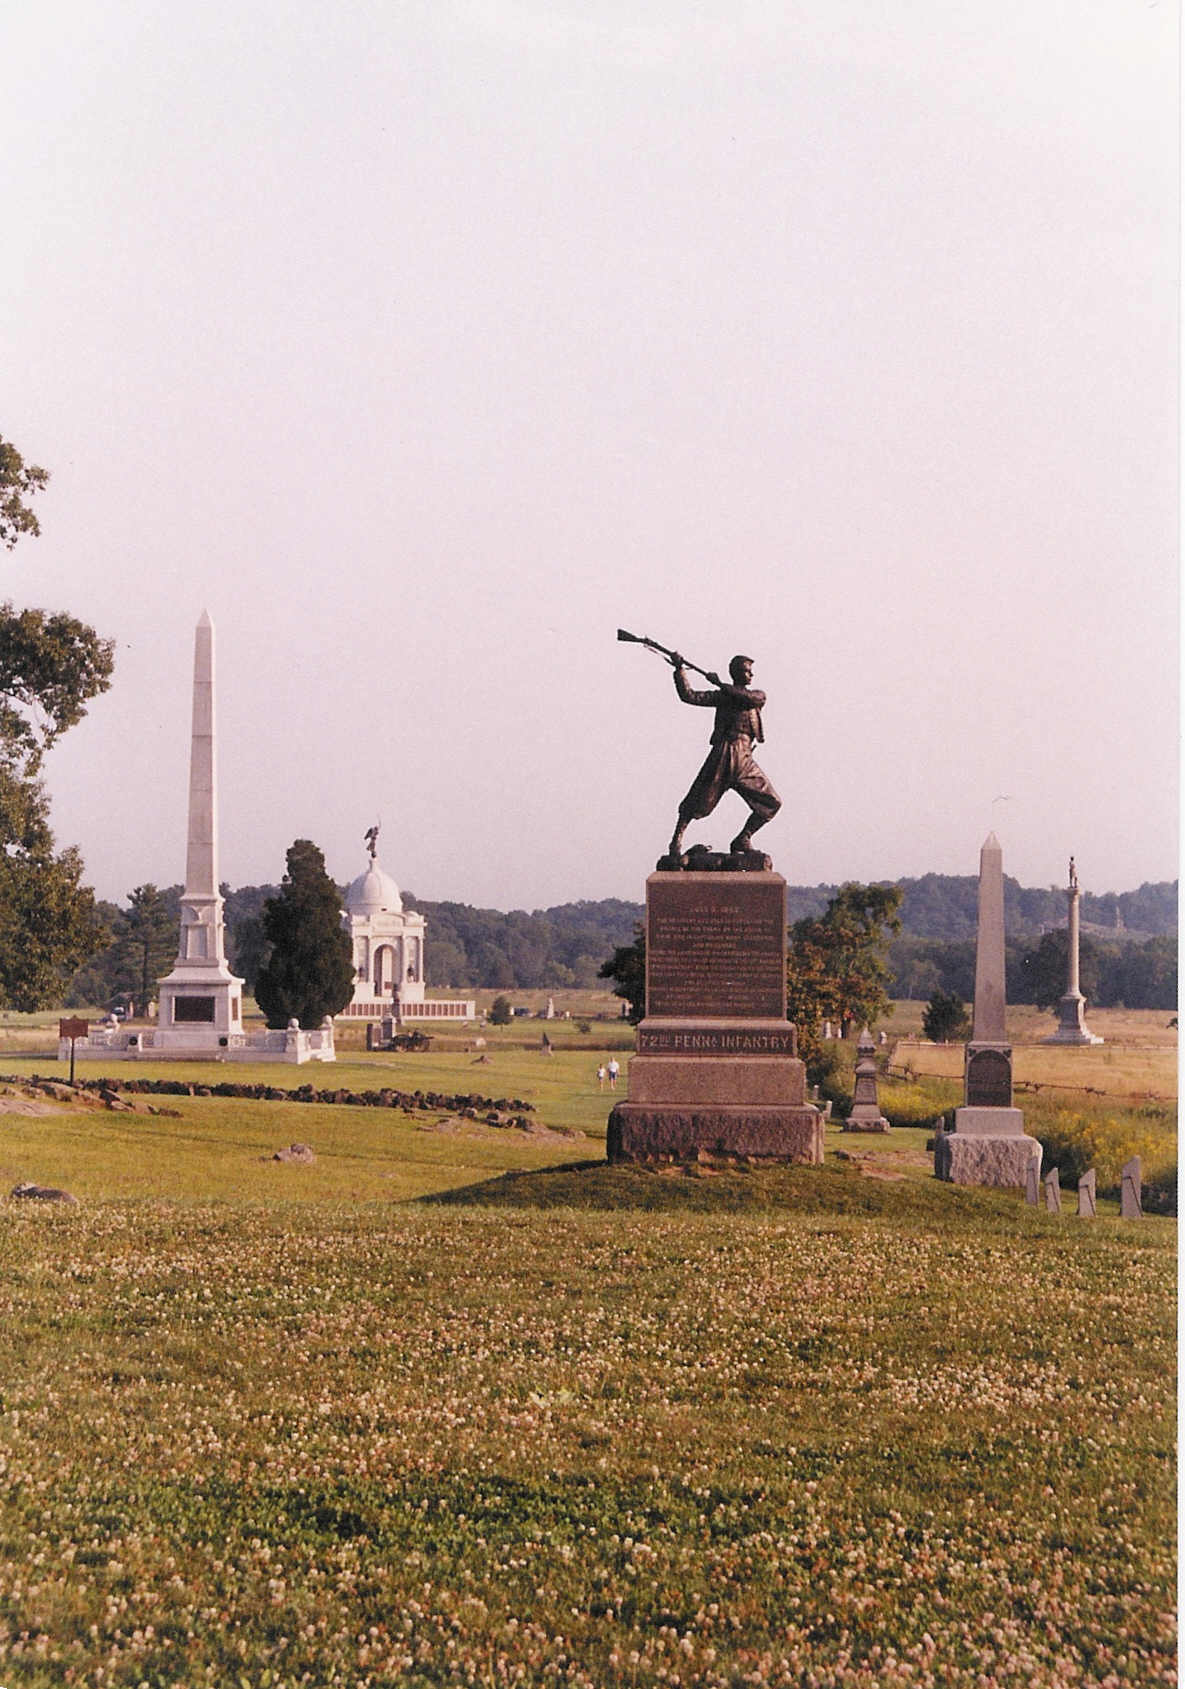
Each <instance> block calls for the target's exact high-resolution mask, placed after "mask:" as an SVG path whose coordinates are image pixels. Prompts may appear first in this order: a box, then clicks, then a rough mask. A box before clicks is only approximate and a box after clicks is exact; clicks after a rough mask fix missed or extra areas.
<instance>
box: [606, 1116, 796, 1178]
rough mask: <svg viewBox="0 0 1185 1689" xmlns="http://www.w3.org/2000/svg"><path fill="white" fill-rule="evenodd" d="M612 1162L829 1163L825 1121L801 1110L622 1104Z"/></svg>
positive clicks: (613, 1131)
mask: <svg viewBox="0 0 1185 1689" xmlns="http://www.w3.org/2000/svg"><path fill="white" fill-rule="evenodd" d="M607 1148H608V1155H609V1160H610V1161H696V1160H702V1159H704V1158H705V1157H707V1158H708V1159H715V1158H719V1159H720V1160H721V1161H732V1160H744V1161H794V1162H808V1163H811V1164H818V1163H820V1162H821V1161H822V1160H823V1117H822V1115H821V1114H820V1113H819V1111H818V1109H817V1108H812V1107H811V1106H810V1105H809V1104H803V1105H802V1106H801V1107H798V1108H794V1107H780V1108H779V1107H763V1106H761V1105H760V1104H754V1105H752V1106H749V1107H745V1106H743V1105H737V1104H735V1103H733V1104H730V1105H729V1106H727V1107H724V1106H717V1107H712V1106H710V1105H708V1104H700V1105H699V1106H693V1105H684V1106H682V1107H680V1106H678V1105H676V1104H673V1103H667V1104H662V1103H618V1105H617V1107H616V1108H615V1109H614V1110H613V1112H612V1114H611V1115H610V1116H609V1134H608V1143H607Z"/></svg>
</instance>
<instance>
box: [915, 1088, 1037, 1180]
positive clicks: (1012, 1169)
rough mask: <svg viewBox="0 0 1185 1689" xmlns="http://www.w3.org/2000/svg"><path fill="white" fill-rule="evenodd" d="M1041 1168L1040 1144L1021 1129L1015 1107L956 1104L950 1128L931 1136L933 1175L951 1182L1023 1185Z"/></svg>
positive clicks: (1019, 1112) (1021, 1116)
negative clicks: (953, 1127) (1034, 1167)
mask: <svg viewBox="0 0 1185 1689" xmlns="http://www.w3.org/2000/svg"><path fill="white" fill-rule="evenodd" d="M1034 1164H1035V1165H1036V1169H1037V1173H1038V1175H1039V1174H1040V1172H1041V1145H1040V1144H1039V1143H1038V1142H1037V1140H1036V1138H1030V1137H1028V1136H1027V1134H1026V1133H1025V1118H1024V1115H1023V1114H1022V1113H1021V1111H1020V1109H1018V1108H983V1107H972V1108H957V1109H956V1110H955V1129H954V1131H953V1132H940V1133H939V1134H938V1136H937V1137H936V1138H935V1140H934V1173H935V1177H937V1178H939V1179H945V1180H946V1181H947V1182H948V1183H950V1184H952V1185H999V1186H1004V1187H1009V1188H1011V1187H1013V1186H1020V1187H1022V1188H1023V1187H1024V1185H1025V1183H1026V1182H1027V1180H1028V1177H1029V1168H1030V1166H1032V1165H1034Z"/></svg>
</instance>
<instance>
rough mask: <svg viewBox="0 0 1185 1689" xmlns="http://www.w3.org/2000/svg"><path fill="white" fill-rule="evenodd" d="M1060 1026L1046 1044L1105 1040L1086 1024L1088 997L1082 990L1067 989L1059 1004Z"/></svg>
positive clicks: (1090, 1042)
mask: <svg viewBox="0 0 1185 1689" xmlns="http://www.w3.org/2000/svg"><path fill="white" fill-rule="evenodd" d="M1057 1014H1058V1028H1057V1031H1056V1032H1055V1033H1054V1034H1053V1037H1052V1038H1043V1039H1042V1043H1044V1044H1101V1043H1102V1042H1103V1040H1102V1039H1101V1038H1100V1037H1099V1036H1098V1035H1097V1034H1096V1033H1094V1032H1092V1031H1091V1030H1090V1028H1089V1026H1087V1024H1086V998H1085V997H1083V996H1082V994H1081V992H1076V991H1067V992H1066V995H1065V996H1064V997H1063V998H1062V999H1061V1001H1060V1002H1059V1003H1058V1006H1057Z"/></svg>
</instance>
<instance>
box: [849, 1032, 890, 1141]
mask: <svg viewBox="0 0 1185 1689" xmlns="http://www.w3.org/2000/svg"><path fill="white" fill-rule="evenodd" d="M843 1129H844V1131H845V1132H888V1131H889V1130H890V1126H889V1122H888V1121H887V1120H886V1119H885V1117H884V1115H883V1114H882V1113H881V1110H880V1103H879V1101H878V1100H877V1094H876V1045H875V1044H874V1043H873V1041H872V1034H871V1032H869V1030H868V1028H867V1027H864V1029H863V1030H862V1032H861V1033H860V1041H859V1043H858V1044H857V1046H856V1081H855V1086H854V1088H853V1091H852V1111H851V1113H850V1114H849V1115H848V1118H847V1119H846V1120H845V1121H844V1125H843Z"/></svg>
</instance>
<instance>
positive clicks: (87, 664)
mask: <svg viewBox="0 0 1185 1689" xmlns="http://www.w3.org/2000/svg"><path fill="white" fill-rule="evenodd" d="M47 479H48V476H47V474H46V471H45V470H44V469H40V468H38V467H37V466H36V465H34V464H29V465H27V464H26V463H25V462H24V459H23V458H22V457H21V454H20V453H19V452H18V451H17V449H16V447H15V446H13V445H11V444H10V443H9V442H7V441H5V440H2V439H0V542H2V543H3V544H4V545H5V546H7V547H8V548H9V549H10V550H11V548H12V547H13V546H14V545H15V544H16V542H17V540H18V539H19V538H20V537H21V535H23V534H37V533H39V532H40V529H39V526H38V522H37V518H36V516H35V515H34V514H33V512H32V510H31V509H30V508H29V506H28V504H27V503H26V502H25V501H26V499H27V498H28V497H29V495H30V494H32V493H35V492H38V491H40V489H41V488H42V487H44V485H45V483H46V481H47ZM111 670H112V642H111V641H110V640H107V639H100V638H99V636H98V634H97V633H96V632H95V630H94V629H93V628H90V627H87V626H86V624H85V623H83V622H79V621H76V620H75V619H74V617H73V616H67V615H64V614H57V613H51V612H48V611H45V610H19V611H18V610H15V609H14V608H13V606H12V605H11V603H4V604H0V1001H2V1002H3V1003H5V1004H6V1005H7V1006H9V1007H11V1008H16V1009H25V1010H29V1009H38V1008H44V1007H46V1006H47V1005H49V1004H52V1003H56V1002H60V1001H61V1000H62V996H63V994H64V991H65V988H66V986H67V983H68V981H69V979H70V977H71V975H72V974H74V972H75V971H76V970H77V968H78V967H79V965H80V964H81V963H82V962H84V961H85V960H86V959H87V957H88V956H90V955H92V954H93V953H94V951H95V950H96V949H98V948H99V947H100V946H101V945H102V943H103V941H104V939H105V938H106V937H107V936H108V934H107V932H106V930H105V929H104V926H103V923H102V922H101V921H100V919H99V917H98V914H97V912H96V909H95V900H94V894H93V892H92V891H91V890H90V888H89V887H87V886H84V885H83V884H82V871H83V870H82V859H81V857H80V855H79V853H78V851H77V850H75V849H73V848H71V849H68V850H64V851H62V852H60V853H58V852H57V851H56V850H55V846H54V837H53V833H52V831H51V830H50V826H49V800H48V798H47V796H46V793H45V790H44V788H43V787H42V784H41V782H40V779H39V778H38V775H39V771H40V768H41V763H42V759H43V757H44V755H45V752H46V751H47V750H48V749H49V747H50V746H51V745H52V744H53V743H54V741H55V740H56V739H57V738H58V737H59V736H60V735H61V734H62V733H64V732H65V731H66V729H67V728H68V727H72V726H73V725H74V724H75V723H76V722H78V721H81V720H82V717H83V716H84V715H85V713H86V706H87V704H88V703H89V702H90V700H91V699H92V698H93V697H95V696H96V695H97V694H98V693H100V692H104V691H106V689H107V687H108V685H109V684H110V680H111Z"/></svg>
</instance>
